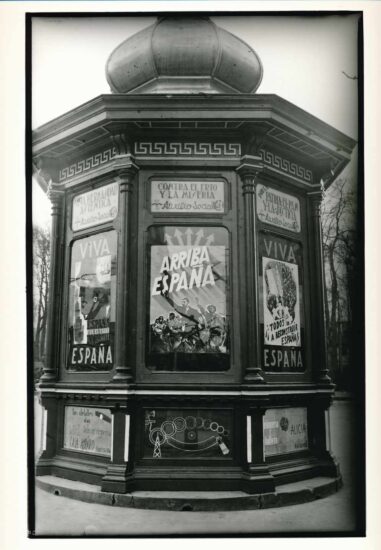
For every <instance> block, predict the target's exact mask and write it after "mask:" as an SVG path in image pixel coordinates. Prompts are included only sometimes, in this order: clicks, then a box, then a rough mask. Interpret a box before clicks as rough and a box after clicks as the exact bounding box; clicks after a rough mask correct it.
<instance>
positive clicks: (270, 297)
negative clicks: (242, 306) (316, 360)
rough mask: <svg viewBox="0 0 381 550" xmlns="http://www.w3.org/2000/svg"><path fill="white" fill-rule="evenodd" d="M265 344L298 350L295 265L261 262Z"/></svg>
mask: <svg viewBox="0 0 381 550" xmlns="http://www.w3.org/2000/svg"><path fill="white" fill-rule="evenodd" d="M262 263H263V279H264V285H263V306H264V337H265V344H270V345H272V346H293V347H295V346H297V347H300V345H301V339H300V302H299V276H298V265H297V264H292V263H288V262H284V261H280V260H274V259H272V258H265V257H263V258H262Z"/></svg>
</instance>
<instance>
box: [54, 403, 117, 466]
mask: <svg viewBox="0 0 381 550" xmlns="http://www.w3.org/2000/svg"><path fill="white" fill-rule="evenodd" d="M64 448H65V449H71V450H74V451H81V452H83V453H92V454H99V455H104V456H110V455H111V413H110V411H109V409H100V408H95V407H72V406H67V407H65V428H64Z"/></svg>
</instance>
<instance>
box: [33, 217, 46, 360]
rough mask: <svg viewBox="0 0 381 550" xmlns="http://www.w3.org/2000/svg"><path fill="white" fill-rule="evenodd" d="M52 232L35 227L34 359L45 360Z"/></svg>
mask: <svg viewBox="0 0 381 550" xmlns="http://www.w3.org/2000/svg"><path fill="white" fill-rule="evenodd" d="M49 269H50V234H49V229H48V228H42V227H40V226H34V227H33V308H34V323H33V324H34V326H33V328H34V360H35V361H43V359H44V356H45V336H46V323H47V315H48V307H47V306H48V294H49Z"/></svg>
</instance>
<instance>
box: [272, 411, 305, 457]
mask: <svg viewBox="0 0 381 550" xmlns="http://www.w3.org/2000/svg"><path fill="white" fill-rule="evenodd" d="M307 427H308V426H307V408H306V407H290V408H284V409H267V411H266V413H265V415H264V417H263V448H264V454H265V457H267V456H274V455H279V454H286V453H295V452H298V451H303V450H306V449H308V429H307Z"/></svg>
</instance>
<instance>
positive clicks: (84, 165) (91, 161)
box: [59, 147, 117, 182]
mask: <svg viewBox="0 0 381 550" xmlns="http://www.w3.org/2000/svg"><path fill="white" fill-rule="evenodd" d="M116 154H117V152H116V148H115V147H112V148H110V149H105V150H104V151H100V152H98V153H96V154H95V155H92V156H91V157H87V158H85V159H82V160H79V161H78V162H75V163H73V164H71V165H70V166H66V167H65V168H62V170H60V173H59V181H60V182H62V181H66V180H69V179H72V178H74V177H75V176H79V175H81V174H84V173H86V172H89V171H90V170H94V169H95V168H98V167H99V166H102V165H103V164H107V163H108V162H110V161H111V160H112V159H113V158H114V157H115V156H116Z"/></svg>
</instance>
